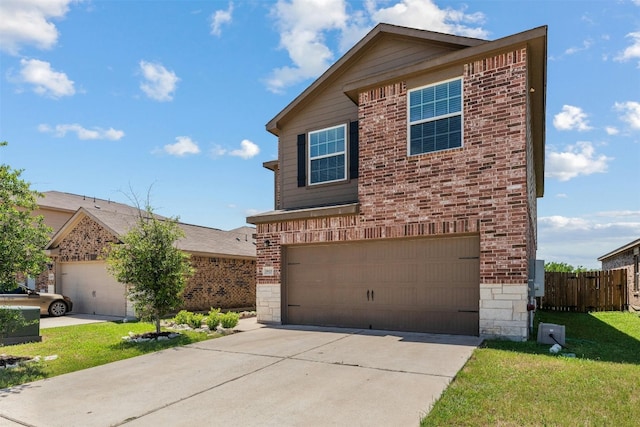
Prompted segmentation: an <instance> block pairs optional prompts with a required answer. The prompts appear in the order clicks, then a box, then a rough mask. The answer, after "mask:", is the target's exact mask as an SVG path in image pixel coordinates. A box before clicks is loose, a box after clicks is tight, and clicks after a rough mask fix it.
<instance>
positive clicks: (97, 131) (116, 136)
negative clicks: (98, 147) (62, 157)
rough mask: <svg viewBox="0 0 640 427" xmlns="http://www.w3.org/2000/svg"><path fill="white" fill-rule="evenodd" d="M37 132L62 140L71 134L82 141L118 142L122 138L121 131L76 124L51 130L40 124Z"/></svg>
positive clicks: (47, 126) (64, 125) (58, 126)
mask: <svg viewBox="0 0 640 427" xmlns="http://www.w3.org/2000/svg"><path fill="white" fill-rule="evenodd" d="M38 130H39V131H40V132H43V133H52V134H53V135H54V136H56V137H58V138H62V137H64V136H65V135H66V134H67V133H69V132H72V133H75V134H76V136H77V137H78V139H82V140H89V139H108V140H110V141H118V140H120V139H122V137H123V136H124V132H123V131H121V130H116V129H114V128H109V129H103V128H100V127H94V128H92V129H87V128H85V127H84V126H81V125H79V124H77V123H73V124H61V125H56V126H55V127H53V128H52V127H50V126H49V125H47V124H41V125H39V126H38Z"/></svg>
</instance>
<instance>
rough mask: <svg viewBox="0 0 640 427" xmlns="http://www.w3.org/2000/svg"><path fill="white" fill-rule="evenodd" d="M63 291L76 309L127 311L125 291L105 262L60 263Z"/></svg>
mask: <svg viewBox="0 0 640 427" xmlns="http://www.w3.org/2000/svg"><path fill="white" fill-rule="evenodd" d="M60 270H61V283H60V284H61V287H62V293H64V294H65V295H67V296H68V297H69V298H71V301H73V312H74V313H86V314H102V315H109V316H125V315H126V293H125V287H124V285H123V284H121V283H118V282H117V281H116V280H115V279H114V278H113V277H112V276H111V275H110V274H109V273H108V272H107V270H106V266H105V264H104V263H103V262H82V263H61V264H60Z"/></svg>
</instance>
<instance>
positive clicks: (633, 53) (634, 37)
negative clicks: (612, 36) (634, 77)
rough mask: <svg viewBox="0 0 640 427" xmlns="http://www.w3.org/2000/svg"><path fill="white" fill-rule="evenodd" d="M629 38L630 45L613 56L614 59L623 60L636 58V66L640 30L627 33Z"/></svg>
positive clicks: (638, 53) (639, 57) (639, 54)
mask: <svg viewBox="0 0 640 427" xmlns="http://www.w3.org/2000/svg"><path fill="white" fill-rule="evenodd" d="M627 37H628V38H630V39H631V46H629V47H627V48H626V49H625V50H624V51H622V53H620V54H619V55H618V56H616V57H615V60H616V61H620V62H625V61H629V60H631V59H638V60H639V62H638V67H640V31H636V32H634V33H629V34H627Z"/></svg>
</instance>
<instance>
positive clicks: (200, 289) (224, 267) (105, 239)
mask: <svg viewBox="0 0 640 427" xmlns="http://www.w3.org/2000/svg"><path fill="white" fill-rule="evenodd" d="M44 195H45V197H44V198H43V199H42V200H41V203H40V205H39V206H40V209H39V210H38V211H37V212H35V214H42V215H44V216H45V223H47V224H48V225H49V226H51V227H53V228H54V229H56V232H55V234H54V235H53V236H52V239H51V241H50V242H49V244H48V245H47V247H46V249H47V251H48V252H49V255H50V257H51V259H52V261H53V262H52V263H51V264H50V265H49V269H48V271H46V272H45V273H44V274H43V275H42V276H41V278H40V279H39V280H38V282H39V283H40V286H39V287H40V289H43V290H50V291H55V292H58V293H63V294H65V295H67V296H69V297H70V298H71V299H72V300H73V302H74V312H76V313H89V314H94V313H95V314H105V315H114V316H133V315H134V313H133V311H132V307H131V304H130V302H128V301H127V299H126V296H125V285H123V284H120V283H118V282H117V281H116V280H115V279H114V278H113V277H112V276H111V275H110V274H109V273H108V271H107V269H106V262H105V261H104V259H103V255H104V250H105V248H107V247H108V246H109V245H110V244H111V243H117V242H119V241H120V240H119V237H120V236H121V235H122V234H124V233H126V232H127V231H128V230H129V229H130V228H131V227H132V226H134V225H135V223H136V220H137V219H138V215H139V214H140V211H139V210H138V209H137V208H133V207H130V206H127V205H123V204H119V203H113V202H109V201H106V200H100V199H93V198H85V197H83V196H76V195H72V194H68V193H58V192H46V193H44ZM87 201H88V202H89V203H86V202H87ZM74 208H76V210H75V211H72V209H74ZM71 211H72V213H71V215H69V213H70V212H71ZM64 216H68V218H67V219H66V221H64V222H63V223H62V224H61V225H57V224H59V223H60V222H61V219H62V218H63V217H64ZM160 218H161V219H162V218H163V217H160ZM179 226H180V228H181V229H182V230H183V231H184V233H185V237H184V238H183V239H180V240H179V241H178V242H177V247H178V248H180V249H182V250H184V251H185V252H188V253H189V254H190V255H191V264H192V265H193V267H194V268H195V273H194V276H193V277H192V278H191V279H190V280H189V281H188V283H187V286H186V288H185V292H184V301H185V302H184V306H183V307H182V308H185V309H187V310H192V311H200V310H209V309H210V308H212V307H214V308H215V307H221V308H234V309H245V308H246V309H248V308H253V307H255V256H256V255H255V253H256V249H255V241H254V239H253V234H254V233H255V229H254V228H252V227H240V228H237V229H235V230H231V231H223V230H218V229H214V228H208V227H200V226H196V225H189V224H183V223H179Z"/></svg>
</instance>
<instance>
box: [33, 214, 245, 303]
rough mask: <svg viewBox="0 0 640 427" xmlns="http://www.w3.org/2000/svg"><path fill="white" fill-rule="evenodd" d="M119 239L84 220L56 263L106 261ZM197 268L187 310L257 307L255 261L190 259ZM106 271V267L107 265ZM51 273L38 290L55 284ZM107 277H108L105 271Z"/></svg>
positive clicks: (63, 245) (65, 240)
mask: <svg viewBox="0 0 640 427" xmlns="http://www.w3.org/2000/svg"><path fill="white" fill-rule="evenodd" d="M115 242H118V238H117V237H116V236H115V235H114V234H113V233H111V232H110V231H108V230H107V229H106V228H104V227H103V226H101V225H100V224H98V223H97V222H96V221H94V220H92V219H91V218H89V217H84V218H82V219H81V220H80V221H79V222H78V224H77V225H76V226H75V227H74V228H73V229H72V230H71V231H70V232H69V233H68V235H67V236H66V237H64V238H63V239H62V240H61V242H60V244H59V249H58V254H57V255H56V256H54V257H53V260H54V264H53V269H52V271H51V273H54V274H55V261H58V262H83V261H95V260H100V259H104V255H105V254H106V251H107V249H108V248H109V245H110V244H111V243H115ZM191 265H192V266H193V267H194V269H195V273H194V275H193V276H192V277H191V278H190V279H189V281H188V282H187V285H186V286H185V292H184V300H185V303H184V307H183V308H184V309H187V310H193V311H208V310H209V309H210V308H212V307H213V308H218V307H220V308H225V309H231V308H234V309H250V308H253V307H255V301H256V282H255V265H256V262H255V260H247V259H235V258H227V257H214V256H202V255H200V256H195V255H192V256H191ZM105 268H106V265H105ZM49 273H50V272H49V271H46V272H44V273H43V274H42V275H41V276H40V278H39V279H38V289H41V290H43V291H46V290H47V287H48V285H51V284H52V283H51V282H50V281H49V280H48V277H49ZM105 274H108V273H107V272H105Z"/></svg>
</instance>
